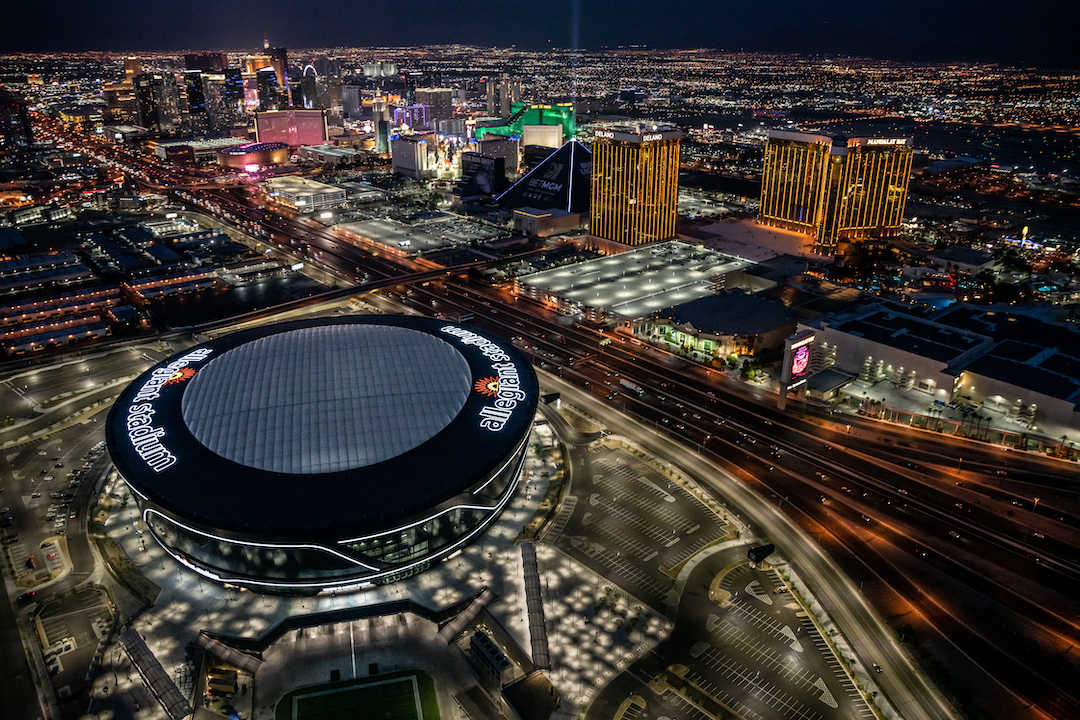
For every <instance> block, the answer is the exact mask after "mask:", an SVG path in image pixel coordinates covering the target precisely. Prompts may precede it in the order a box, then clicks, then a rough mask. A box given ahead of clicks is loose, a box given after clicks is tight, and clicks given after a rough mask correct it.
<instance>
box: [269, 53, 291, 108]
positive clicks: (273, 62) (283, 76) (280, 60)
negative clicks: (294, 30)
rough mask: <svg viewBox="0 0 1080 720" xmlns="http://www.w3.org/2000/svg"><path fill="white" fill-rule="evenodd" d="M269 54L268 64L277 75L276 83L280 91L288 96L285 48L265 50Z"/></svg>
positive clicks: (287, 59) (287, 64) (287, 58)
mask: <svg viewBox="0 0 1080 720" xmlns="http://www.w3.org/2000/svg"><path fill="white" fill-rule="evenodd" d="M266 54H267V55H269V56H270V66H271V67H273V68H274V74H275V75H277V84H278V87H279V88H281V90H282V92H284V93H285V95H286V97H288V92H289V56H288V53H287V52H286V51H285V48H270V49H269V50H267V51H266Z"/></svg>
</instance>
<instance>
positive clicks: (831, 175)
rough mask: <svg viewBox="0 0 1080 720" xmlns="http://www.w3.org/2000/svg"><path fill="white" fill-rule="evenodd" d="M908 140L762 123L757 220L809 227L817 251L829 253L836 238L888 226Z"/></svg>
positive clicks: (904, 179)
mask: <svg viewBox="0 0 1080 720" xmlns="http://www.w3.org/2000/svg"><path fill="white" fill-rule="evenodd" d="M911 142H912V141H911V138H832V137H828V136H825V135H811V134H808V133H799V132H788V131H786V130H772V131H770V132H769V142H768V144H767V145H766V146H765V174H764V177H763V179H762V184H761V218H760V219H761V222H762V223H763V224H766V225H774V226H776V227H782V228H787V229H789V230H796V231H798V232H804V233H807V234H809V235H813V236H814V250H815V251H816V252H818V253H820V254H822V255H834V254H836V253H837V252H838V250H840V249H842V248H840V244H841V242H842V241H846V240H853V239H857V238H865V237H883V236H887V235H893V234H895V233H896V231H897V230H899V228H900V222H901V221H902V220H903V218H904V203H905V202H906V201H907V191H908V180H909V179H910V177H911Z"/></svg>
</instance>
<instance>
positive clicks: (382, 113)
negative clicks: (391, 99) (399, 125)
mask: <svg viewBox="0 0 1080 720" xmlns="http://www.w3.org/2000/svg"><path fill="white" fill-rule="evenodd" d="M371 119H372V120H373V121H375V122H379V121H380V120H385V121H386V122H388V123H389V122H390V104H389V103H388V102H387V101H386V97H385V96H384V95H376V96H375V97H373V98H372V99H371Z"/></svg>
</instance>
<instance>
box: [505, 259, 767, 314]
mask: <svg viewBox="0 0 1080 720" xmlns="http://www.w3.org/2000/svg"><path fill="white" fill-rule="evenodd" d="M749 265H750V262H749V261H746V260H741V259H739V258H735V257H731V256H730V255H725V254H723V253H719V252H716V251H714V250H707V249H704V248H698V247H695V246H693V245H688V244H687V243H684V242H679V241H677V240H672V241H669V242H665V243H655V244H653V245H645V246H642V247H639V248H634V249H632V250H628V251H627V252H624V253H619V254H618V255H608V256H605V257H601V258H597V259H595V260H588V261H586V262H582V263H578V264H576V265H565V266H562V267H557V268H552V269H551V270H544V271H542V272H538V273H534V274H532V275H527V276H525V277H523V278H521V284H522V285H526V286H530V287H535V288H538V289H540V290H542V291H544V292H547V293H550V294H552V295H557V296H559V297H561V298H564V299H566V300H568V301H571V302H574V303H577V304H578V305H580V306H582V307H591V308H597V309H603V310H606V311H608V312H611V313H614V314H617V315H621V316H623V317H626V318H639V317H645V316H646V315H649V314H651V313H653V312H655V311H657V310H660V309H661V308H669V307H673V306H675V305H681V304H683V303H686V302H689V301H691V300H696V299H698V298H701V297H705V296H707V295H712V294H713V290H712V278H714V277H715V276H717V275H722V274H725V273H729V272H732V271H735V270H741V269H743V268H746V267H748V266H749Z"/></svg>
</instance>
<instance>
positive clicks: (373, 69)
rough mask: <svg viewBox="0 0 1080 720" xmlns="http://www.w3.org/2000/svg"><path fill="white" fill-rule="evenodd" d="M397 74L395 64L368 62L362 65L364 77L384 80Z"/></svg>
mask: <svg viewBox="0 0 1080 720" xmlns="http://www.w3.org/2000/svg"><path fill="white" fill-rule="evenodd" d="M397 74H398V67H397V63H392V62H369V63H365V64H364V77H367V78H384V77H393V76H394V75H397Z"/></svg>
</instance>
